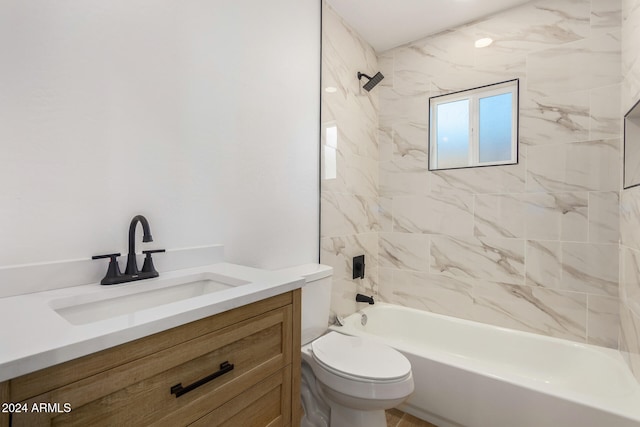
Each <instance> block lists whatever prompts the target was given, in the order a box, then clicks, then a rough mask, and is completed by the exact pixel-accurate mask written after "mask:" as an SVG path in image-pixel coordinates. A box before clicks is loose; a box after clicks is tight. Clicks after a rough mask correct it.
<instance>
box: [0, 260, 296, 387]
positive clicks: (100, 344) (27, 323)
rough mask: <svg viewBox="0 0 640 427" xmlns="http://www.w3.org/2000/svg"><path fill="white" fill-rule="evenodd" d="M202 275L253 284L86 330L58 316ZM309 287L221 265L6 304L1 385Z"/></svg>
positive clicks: (285, 276)
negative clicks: (70, 308)
mask: <svg viewBox="0 0 640 427" xmlns="http://www.w3.org/2000/svg"><path fill="white" fill-rule="evenodd" d="M198 273H213V274H219V275H223V276H229V277H233V278H236V279H240V280H245V281H247V282H250V283H249V284H245V285H241V286H236V287H231V288H229V289H225V290H222V291H217V292H213V293H209V294H205V295H202V296H198V297H195V298H189V299H183V300H181V301H176V302H172V303H169V304H164V305H160V306H157V307H153V308H148V309H145V310H141V311H137V312H135V313H132V314H123V315H119V316H115V317H111V318H107V319H104V320H98V321H95V322H92V323H87V324H82V325H73V324H71V323H69V321H67V320H66V319H64V318H63V317H61V316H60V315H59V314H58V313H57V312H56V311H55V310H54V308H57V307H56V304H57V303H58V301H65V300H67V301H68V300H70V299H78V301H83V300H87V301H91V300H96V299H103V298H104V299H108V298H113V297H117V296H123V295H127V294H131V293H137V292H142V291H145V290H147V291H148V290H153V289H154V284H155V285H158V284H159V283H161V282H159V281H163V280H165V281H166V280H167V279H179V278H180V277H184V276H188V275H193V274H198ZM303 284H304V280H303V279H302V278H300V277H296V276H294V275H292V274H291V273H287V272H286V271H282V272H278V271H267V270H260V269H255V268H250V267H245V266H241V265H235V264H228V263H218V264H212V265H209V266H204V267H197V268H189V269H184V270H175V271H171V272H165V273H161V275H160V277H158V278H154V279H146V280H140V281H136V282H129V283H123V284H120V285H111V286H101V285H100V284H97V283H96V284H91V285H83V286H74V287H69V288H63V289H55V290H51V291H45V292H37V293H31V294H25V295H18V296H11V297H6V298H0V319H1V322H2V325H3V327H2V329H1V330H0V381H4V380H8V379H11V378H15V377H18V376H20V375H24V374H27V373H30V372H34V371H37V370H39V369H43V368H46V367H49V366H53V365H56V364H59V363H62V362H66V361H68V360H72V359H75V358H78V357H81V356H85V355H87V354H91V353H95V352H97V351H100V350H104V349H107V348H110V347H113V346H116V345H119V344H123V343H126V342H129V341H133V340H135V339H138V338H142V337H145V336H148V335H152V334H155V333H158V332H161V331H164V330H167V329H171V328H174V327H176V326H180V325H183V324H186V323H189V322H193V321H195V320H198V319H203V318H205V317H208V316H211V315H214V314H218V313H222V312H224V311H228V310H231V309H233V308H236V307H240V306H243V305H246V304H250V303H252V302H255V301H259V300H262V299H265V298H269V297H272V296H275V295H279V294H282V293H284V292H288V291H291V290H293V289H298V288H301V287H302V286H303ZM114 304H117V302H114Z"/></svg>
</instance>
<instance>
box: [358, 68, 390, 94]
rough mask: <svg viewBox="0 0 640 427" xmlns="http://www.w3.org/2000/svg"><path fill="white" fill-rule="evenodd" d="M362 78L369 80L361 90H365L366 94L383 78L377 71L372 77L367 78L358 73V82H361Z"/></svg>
mask: <svg viewBox="0 0 640 427" xmlns="http://www.w3.org/2000/svg"><path fill="white" fill-rule="evenodd" d="M363 77H366V78H367V79H369V81H368V82H366V83H365V84H364V85H363V86H362V89H364V90H366V91H367V92H370V91H371V89H373V88H374V87H376V85H377V84H378V83H380V82H381V81H382V79H384V76H383V75H382V73H381V72H380V71H378V72H377V73H376V74H375V76H373V77H371V76H367V75H366V74H364V73H361V72H360V71H358V80H362V78H363Z"/></svg>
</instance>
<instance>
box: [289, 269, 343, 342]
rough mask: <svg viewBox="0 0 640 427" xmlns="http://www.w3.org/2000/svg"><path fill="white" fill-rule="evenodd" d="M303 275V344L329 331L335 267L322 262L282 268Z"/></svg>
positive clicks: (295, 274)
mask: <svg viewBox="0 0 640 427" xmlns="http://www.w3.org/2000/svg"><path fill="white" fill-rule="evenodd" d="M280 271H282V272H286V273H288V274H291V275H294V276H298V277H302V278H304V279H305V284H304V286H303V287H302V345H304V344H308V343H310V342H311V341H313V340H314V339H316V338H318V337H319V336H321V335H322V334H324V333H325V332H326V331H327V327H328V326H329V312H330V305H331V276H332V274H333V268H332V267H329V266H327V265H322V264H304V265H298V266H295V267H291V268H286V269H284V270H280Z"/></svg>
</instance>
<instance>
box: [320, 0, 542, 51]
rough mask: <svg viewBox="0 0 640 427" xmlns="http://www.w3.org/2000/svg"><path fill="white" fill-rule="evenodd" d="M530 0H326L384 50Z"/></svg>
mask: <svg viewBox="0 0 640 427" xmlns="http://www.w3.org/2000/svg"><path fill="white" fill-rule="evenodd" d="M528 1H530V0H327V2H328V3H329V4H330V5H331V7H332V8H333V9H334V10H335V11H336V12H337V13H338V14H339V15H340V16H342V17H343V18H344V20H345V21H347V22H348V23H349V25H351V27H353V29H354V30H356V31H357V32H358V34H360V36H361V37H362V38H364V39H365V40H366V41H367V42H368V43H369V44H370V45H371V46H372V47H373V48H374V49H375V50H376V52H383V51H385V50H387V49H391V48H393V47H396V46H399V45H401V44H404V43H407V42H411V41H414V40H418V39H420V38H422V37H425V36H428V35H431V34H435V33H438V32H440V31H442V30H446V29H448V28H453V27H457V26H459V25H462V24H466V23H468V22H471V21H474V20H476V19H479V18H483V17H485V16H488V15H492V14H494V13H497V12H500V11H503V10H506V9H509V8H511V7H514V6H518V5H521V4H523V3H527V2H528Z"/></svg>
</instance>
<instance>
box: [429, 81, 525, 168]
mask: <svg viewBox="0 0 640 427" xmlns="http://www.w3.org/2000/svg"><path fill="white" fill-rule="evenodd" d="M514 163H518V80H517V79H516V80H510V81H507V82H502V83H496V84H493V85H489V86H483V87H479V88H475V89H469V90H465V91H461V92H455V93H450V94H447V95H440V96H434V97H431V98H429V170H438V169H456V168H467V167H474V166H489V165H508V164H514Z"/></svg>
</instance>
